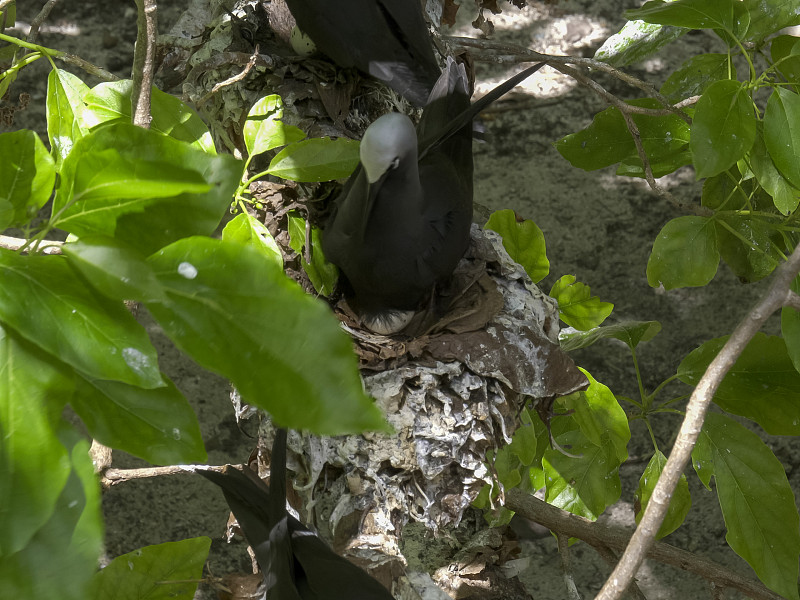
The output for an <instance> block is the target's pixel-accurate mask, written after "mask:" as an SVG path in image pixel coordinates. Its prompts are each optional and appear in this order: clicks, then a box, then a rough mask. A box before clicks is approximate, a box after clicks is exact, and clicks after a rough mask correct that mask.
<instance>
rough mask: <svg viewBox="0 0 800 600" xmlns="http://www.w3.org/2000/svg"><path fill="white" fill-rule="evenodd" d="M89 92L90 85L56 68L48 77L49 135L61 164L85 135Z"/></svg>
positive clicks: (51, 144) (54, 152)
mask: <svg viewBox="0 0 800 600" xmlns="http://www.w3.org/2000/svg"><path fill="white" fill-rule="evenodd" d="M88 91H89V86H88V85H86V84H85V83H83V81H81V80H80V79H78V78H77V77H76V76H75V75H73V74H72V73H68V72H67V71H62V70H61V69H53V70H52V71H50V75H48V76H47V101H46V107H47V136H48V137H49V138H50V147H51V148H52V149H53V154H55V157H56V160H57V161H58V163H59V164H60V163H61V162H62V161H63V160H64V159H65V158H66V157H67V154H69V153H70V151H71V150H72V147H73V146H74V145H75V142H77V141H78V140H79V139H81V138H82V137H83V136H84V135H86V129H85V128H84V127H83V126H82V123H81V120H80V114H81V110H82V109H83V97H84V96H85V95H86V94H87V93H88Z"/></svg>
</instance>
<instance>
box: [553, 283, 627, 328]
mask: <svg viewBox="0 0 800 600" xmlns="http://www.w3.org/2000/svg"><path fill="white" fill-rule="evenodd" d="M550 297H552V298H554V299H555V300H556V301H557V302H558V311H559V314H560V316H561V320H562V321H564V322H565V323H566V324H567V325H569V326H570V327H574V328H575V329H579V330H581V331H587V330H589V329H592V328H593V327H598V326H599V325H600V324H601V323H602V322H603V321H605V320H606V318H607V317H608V316H609V315H610V314H611V311H612V310H614V305H613V304H611V303H610V302H603V301H602V300H600V298H599V297H597V296H592V295H591V291H590V290H589V286H588V285H586V284H584V283H580V282H576V281H575V276H574V275H564V276H563V277H561V279H559V280H558V281H556V283H555V284H554V285H553V287H552V289H551V290H550Z"/></svg>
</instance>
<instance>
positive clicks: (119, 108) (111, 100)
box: [82, 79, 216, 154]
mask: <svg viewBox="0 0 800 600" xmlns="http://www.w3.org/2000/svg"><path fill="white" fill-rule="evenodd" d="M132 88H133V83H132V82H131V80H130V79H125V80H123V81H112V82H104V83H101V84H99V85H96V86H95V87H93V88H92V89H91V91H89V93H88V94H86V97H85V98H84V102H85V104H86V106H85V108H84V110H83V114H82V118H83V121H84V124H85V126H86V127H87V128H94V127H97V126H98V125H100V124H102V123H106V124H109V123H117V122H120V123H127V124H130V123H131V89H132ZM150 114H151V115H152V117H153V120H152V121H151V122H150V129H151V130H152V131H156V132H158V133H163V134H165V135H168V136H170V137H171V138H174V139H176V140H180V141H182V142H187V143H189V144H191V145H192V146H194V147H196V148H198V149H199V150H203V151H204V152H207V153H209V154H216V150H215V149H214V141H213V140H212V139H211V134H210V133H209V131H208V127H206V125H205V123H203V120H202V119H201V118H200V117H199V116H198V114H197V113H196V112H195V111H194V110H193V109H192V108H190V107H189V106H188V105H186V104H184V103H183V102H181V101H180V100H178V99H177V98H176V97H175V96H171V95H170V94H165V93H164V92H162V91H161V90H159V89H158V88H155V87H154V88H153V89H152V97H151V106H150Z"/></svg>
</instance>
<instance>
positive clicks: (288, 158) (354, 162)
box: [267, 138, 359, 182]
mask: <svg viewBox="0 0 800 600" xmlns="http://www.w3.org/2000/svg"><path fill="white" fill-rule="evenodd" d="M358 146H359V143H358V142H357V141H355V140H347V139H344V138H339V139H336V140H334V139H331V138H313V139H310V140H303V141H301V142H295V143H294V144H291V145H290V146H287V147H286V148H284V149H283V150H281V151H280V152H278V154H276V155H275V158H273V159H272V162H270V164H269V169H267V173H269V174H270V175H275V176H276V177H281V178H283V179H291V180H292V181H308V182H310V181H330V180H333V179H343V178H345V177H347V176H348V175H350V174H351V173H352V172H353V171H354V170H355V168H356V166H358V161H359V156H358Z"/></svg>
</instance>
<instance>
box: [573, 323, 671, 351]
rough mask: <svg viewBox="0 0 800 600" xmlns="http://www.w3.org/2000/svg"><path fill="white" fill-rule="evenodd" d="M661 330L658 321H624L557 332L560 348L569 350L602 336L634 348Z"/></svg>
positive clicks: (590, 343) (581, 346) (584, 346)
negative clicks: (562, 332) (563, 332)
mask: <svg viewBox="0 0 800 600" xmlns="http://www.w3.org/2000/svg"><path fill="white" fill-rule="evenodd" d="M659 331H661V323H659V322H658V321H624V322H622V323H616V324H614V325H607V326H605V327H595V328H594V329H590V330H589V331H578V332H575V333H566V334H564V335H561V334H559V341H560V342H561V348H562V350H564V351H566V352H571V351H572V350H578V349H579V348H586V347H587V346H591V345H592V344H594V343H595V342H596V341H597V340H601V339H603V338H615V339H618V340H620V341H622V342H625V343H626V344H627V345H628V347H629V348H635V347H636V346H638V345H639V343H640V342H647V341H649V340H651V339H653V338H654V337H655V336H656V334H657V333H658V332H659Z"/></svg>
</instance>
